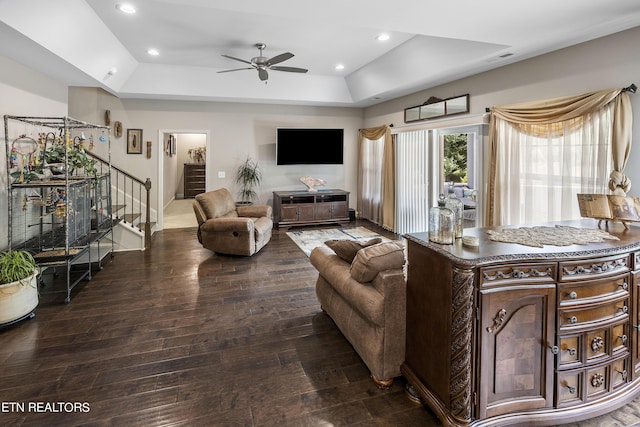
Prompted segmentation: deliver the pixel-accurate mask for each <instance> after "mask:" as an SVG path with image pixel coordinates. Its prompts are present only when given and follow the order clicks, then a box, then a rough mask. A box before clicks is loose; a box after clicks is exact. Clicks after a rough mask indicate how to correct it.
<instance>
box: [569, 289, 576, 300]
mask: <svg viewBox="0 0 640 427" xmlns="http://www.w3.org/2000/svg"><path fill="white" fill-rule="evenodd" d="M569 298H570V299H576V298H578V294H577V293H575V291H571V292H569Z"/></svg>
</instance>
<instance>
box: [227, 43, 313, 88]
mask: <svg viewBox="0 0 640 427" xmlns="http://www.w3.org/2000/svg"><path fill="white" fill-rule="evenodd" d="M255 47H256V48H257V49H258V50H259V51H260V54H259V55H258V56H254V57H253V58H251V60H250V61H247V60H244V59H240V58H236V57H234V56H230V55H224V54H223V55H222V56H224V57H225V58H229V59H233V60H234V61H240V62H243V63H245V64H248V65H250V67H244V68H233V69H231V70H222V71H218V73H229V72H231V71H241V70H257V71H258V78H259V79H260V80H261V81H263V82H265V83H266V82H267V80H268V79H269V71H271V70H273V71H285V72H288V73H306V72H307V71H309V70H307V69H305V68H298V67H282V66H277V65H276V64H279V63H281V62H284V61H286V60H288V59H291V58H293V56H294V55H293V53H291V52H285V53H281V54H280V55H276V56H274V57H272V58H267V57H266V56H263V54H262V51H263V50H264V49H265V48H266V47H267V45H266V44H264V43H256V44H255Z"/></svg>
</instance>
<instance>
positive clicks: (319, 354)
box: [0, 223, 440, 426]
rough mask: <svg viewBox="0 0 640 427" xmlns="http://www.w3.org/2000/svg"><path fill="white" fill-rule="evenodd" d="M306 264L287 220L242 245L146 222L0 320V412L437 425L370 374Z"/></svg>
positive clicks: (62, 418)
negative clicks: (85, 271) (19, 318)
mask: <svg viewBox="0 0 640 427" xmlns="http://www.w3.org/2000/svg"><path fill="white" fill-rule="evenodd" d="M358 225H366V226H368V227H370V228H373V225H372V224H369V223H367V224H358ZM378 231H381V230H378ZM391 237H393V236H392V235H391ZM316 277H317V272H316V270H315V269H314V268H313V267H312V266H311V264H310V262H309V260H308V258H307V257H306V256H305V255H304V253H303V252H302V251H301V250H300V249H299V248H298V247H297V246H296V245H295V244H294V243H293V242H292V241H291V240H290V239H289V238H288V237H287V236H286V234H285V230H279V231H278V230H274V235H273V238H272V240H271V242H270V243H269V244H268V245H267V246H266V247H265V248H264V249H263V250H262V251H260V252H259V253H258V254H257V255H255V256H253V257H246V258H245V257H232V256H222V255H216V254H214V253H212V252H210V251H209V250H206V249H203V248H202V247H201V246H200V244H199V243H198V242H197V238H196V232H195V228H183V229H171V230H164V231H162V232H158V233H156V234H155V235H154V236H153V248H152V249H150V250H147V251H144V252H126V253H117V254H116V255H115V257H114V258H113V260H112V261H111V262H108V263H107V264H106V265H105V267H104V269H103V270H102V271H100V272H97V273H96V274H94V276H93V279H92V280H91V281H89V282H83V283H82V284H80V285H78V287H77V288H76V289H75V290H74V291H73V294H72V300H71V303H70V304H66V305H65V304H63V303H62V301H63V300H64V295H43V296H42V298H41V303H40V305H39V307H38V308H37V310H36V317H35V318H33V319H30V320H27V321H24V322H22V323H20V324H18V325H16V326H14V327H12V328H9V329H6V330H4V331H2V332H0V425H3V426H6V425H15V426H21V425H24V426H58V425H59V426H107V425H109V426H112V425H116V426H439V425H440V423H439V422H438V421H437V419H436V418H435V416H434V415H433V414H432V413H431V412H430V410H429V409H426V408H423V407H417V406H414V405H413V404H411V403H410V402H409V401H408V400H407V399H406V397H405V395H404V389H403V387H404V382H403V380H402V378H398V379H397V380H396V381H395V384H394V385H393V387H392V388H391V389H390V390H386V391H385V390H379V389H377V388H376V387H375V385H374V384H373V382H372V381H371V380H370V379H369V376H368V375H369V374H368V371H367V369H366V367H365V365H364V364H363V363H362V361H361V360H360V358H359V357H358V355H357V354H356V353H355V351H354V350H353V348H352V347H351V346H350V345H349V343H348V342H347V341H346V339H345V338H344V337H343V336H342V335H341V334H340V332H339V331H338V329H337V328H336V326H335V325H334V324H333V322H332V321H331V319H329V318H328V317H327V316H326V315H325V314H323V313H322V311H321V310H320V306H319V304H318V302H317V299H316V296H315V289H314V284H315V280H316ZM13 402H17V403H15V404H14V403H13ZM38 402H39V404H40V405H41V406H34V405H36V404H37V403H38ZM84 402H86V404H85V405H84V406H80V407H79V408H75V410H74V408H73V404H74V403H77V404H82V403H84ZM19 404H22V405H24V409H22V408H20V407H18V406H16V405H19ZM45 404H48V405H49V407H47V406H44V405H45ZM12 405H13V406H12ZM29 405H31V407H29ZM56 405H57V406H56Z"/></svg>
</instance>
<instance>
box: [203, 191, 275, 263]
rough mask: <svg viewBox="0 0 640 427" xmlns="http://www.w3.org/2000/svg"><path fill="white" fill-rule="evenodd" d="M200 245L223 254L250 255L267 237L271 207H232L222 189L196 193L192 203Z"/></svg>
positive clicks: (228, 197)
mask: <svg viewBox="0 0 640 427" xmlns="http://www.w3.org/2000/svg"><path fill="white" fill-rule="evenodd" d="M193 210H194V212H195V214H196V218H197V220H198V241H199V242H200V243H202V246H204V247H205V248H207V249H209V250H212V251H214V252H217V253H221V254H227V255H247V256H250V255H253V254H254V253H256V252H258V251H259V250H260V249H261V248H262V247H263V246H264V245H266V244H267V243H268V242H269V240H270V239H271V230H272V229H273V219H272V210H271V206H267V205H250V206H236V204H235V201H234V200H233V197H232V196H231V193H230V192H229V190H227V189H226V188H220V189H218V190H214V191H208V192H206V193H201V194H198V195H197V196H196V198H195V200H194V202H193Z"/></svg>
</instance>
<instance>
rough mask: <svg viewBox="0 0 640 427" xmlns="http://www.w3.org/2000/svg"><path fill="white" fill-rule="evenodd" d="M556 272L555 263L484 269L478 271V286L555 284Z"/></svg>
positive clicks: (500, 266)
mask: <svg viewBox="0 0 640 427" xmlns="http://www.w3.org/2000/svg"><path fill="white" fill-rule="evenodd" d="M556 271H557V264H556V263H555V262H553V263H536V264H516V265H499V266H493V267H484V268H481V269H480V284H481V286H493V285H500V284H506V283H512V284H516V283H518V282H522V283H555V278H556Z"/></svg>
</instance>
